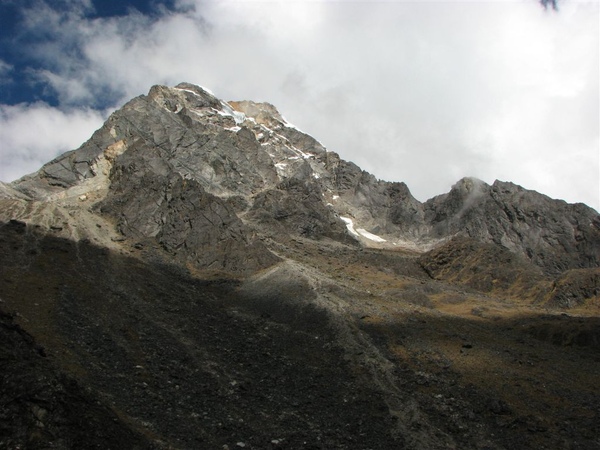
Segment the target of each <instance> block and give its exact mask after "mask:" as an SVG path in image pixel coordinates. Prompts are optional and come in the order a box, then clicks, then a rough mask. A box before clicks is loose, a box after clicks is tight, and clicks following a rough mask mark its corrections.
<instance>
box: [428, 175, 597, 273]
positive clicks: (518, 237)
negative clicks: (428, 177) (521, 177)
mask: <svg viewBox="0 0 600 450" xmlns="http://www.w3.org/2000/svg"><path fill="white" fill-rule="evenodd" d="M424 207H425V217H426V220H427V221H428V222H429V223H430V224H431V226H432V228H433V234H434V235H436V236H440V237H443V236H452V235H454V234H463V235H466V236H469V237H472V238H475V239H477V240H479V241H482V242H493V243H495V244H497V245H500V246H502V247H504V248H506V249H508V250H510V251H512V252H514V253H516V254H519V255H522V256H524V257H526V258H527V259H529V260H530V261H531V262H533V263H534V264H536V265H538V266H540V267H542V268H543V269H544V270H545V271H547V272H548V273H550V274H558V273H560V272H562V271H564V270H567V269H570V268H583V267H597V266H598V265H599V264H600V216H598V213H597V212H596V211H594V210H593V209H592V208H589V207H587V206H585V205H583V204H574V205H571V204H567V203H566V202H564V201H562V200H553V199H550V198H549V197H546V196H545V195H542V194H539V193H537V192H535V191H528V190H526V189H523V188H522V187H520V186H517V185H515V184H513V183H506V182H501V181H496V182H494V184H493V185H491V186H489V185H487V184H486V183H484V182H482V181H480V180H477V179H473V178H465V179H462V180H461V181H459V182H458V183H457V184H456V185H454V186H453V187H452V190H451V191H450V192H449V193H448V194H444V195H441V196H438V197H434V198H433V199H431V200H429V201H427V202H426V203H425V205H424Z"/></svg>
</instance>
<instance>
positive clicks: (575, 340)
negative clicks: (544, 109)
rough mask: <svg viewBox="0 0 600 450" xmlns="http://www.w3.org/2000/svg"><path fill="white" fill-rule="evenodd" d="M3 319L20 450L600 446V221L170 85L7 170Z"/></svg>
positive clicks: (0, 349)
mask: <svg viewBox="0 0 600 450" xmlns="http://www.w3.org/2000/svg"><path fill="white" fill-rule="evenodd" d="M0 333H1V335H2V336H1V339H0V361H1V362H2V365H1V371H0V374H1V376H2V383H1V384H0V401H1V403H2V408H1V409H0V417H1V421H0V448H9V449H17V448H20V449H47V448H57V449H80V448H102V449H121V448H132V449H134V448H137V449H230V450H233V449H237V448H246V449H353V450H354V449H365V450H366V449H384V450H385V449H414V450H420V449H511V450H513V449H543V448H546V449H572V450H575V449H600V386H599V384H598V377H597V374H598V373H600V216H599V215H598V213H597V212H596V211H595V210H593V209H592V208H589V207H587V206H585V205H583V204H567V203H565V202H564V201H561V200H553V199H550V198H548V197H546V196H544V195H542V194H540V193H537V192H534V191H530V190H527V189H524V188H522V187H520V186H517V185H515V184H512V183H510V182H503V181H496V182H494V183H493V184H492V185H488V184H486V183H484V182H483V181H480V180H477V179H474V178H464V179H462V180H459V181H458V182H457V183H456V184H455V185H454V186H453V187H452V189H451V190H450V192H448V193H445V194H442V195H439V196H437V197H434V198H432V199H430V200H428V201H426V202H424V203H422V202H420V201H418V200H416V199H415V198H414V197H413V196H412V195H411V193H410V190H409V188H408V187H407V186H406V185H405V184H404V183H399V182H387V181H382V180H379V179H377V178H376V177H375V176H373V175H371V174H369V173H367V172H365V171H363V170H361V169H360V168H359V167H358V166H356V165H355V164H353V163H352V162H349V161H345V160H344V159H342V158H341V157H340V155H338V154H337V153H335V152H333V151H330V150H328V149H326V148H324V147H323V145H321V143H319V141H317V140H316V139H314V138H313V137H311V136H309V135H307V134H305V133H303V132H302V131H301V130H299V129H298V128H296V127H295V126H293V125H292V124H290V123H289V122H287V121H286V119H285V118H284V117H283V116H282V115H281V114H280V112H279V111H278V110H277V109H276V107H275V106H273V105H270V104H268V103H255V102H252V101H236V102H233V101H232V102H225V101H223V100H220V99H218V98H216V97H215V96H214V95H213V94H212V93H210V92H209V91H208V90H206V89H203V88H201V87H199V86H195V85H192V84H188V83H181V84H179V85H177V86H175V87H165V86H154V87H152V88H151V89H150V91H149V93H148V95H145V96H140V97H137V98H134V99H133V100H131V101H130V102H128V103H127V104H126V105H125V106H123V107H122V108H121V109H120V110H118V111H116V112H115V113H113V114H112V115H111V116H110V117H109V119H108V120H107V121H106V123H105V124H104V125H103V126H102V127H101V128H100V129H99V130H97V131H96V132H95V133H94V134H93V136H92V137H91V138H90V139H89V140H88V141H87V142H85V143H84V144H83V145H82V146H81V147H80V148H78V149H76V150H73V151H70V152H67V153H65V154H63V155H61V156H59V157H58V158H56V159H55V160H53V161H50V162H49V163H47V164H46V165H44V166H43V167H42V168H41V169H40V170H39V171H38V172H36V173H34V174H31V175H27V176H25V177H23V178H21V179H20V180H17V181H15V182H13V183H10V184H4V183H2V184H0Z"/></svg>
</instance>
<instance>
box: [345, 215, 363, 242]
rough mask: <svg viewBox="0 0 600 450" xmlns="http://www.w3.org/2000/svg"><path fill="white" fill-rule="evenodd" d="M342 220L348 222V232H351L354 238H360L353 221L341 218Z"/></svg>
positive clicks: (348, 218)
mask: <svg viewBox="0 0 600 450" xmlns="http://www.w3.org/2000/svg"><path fill="white" fill-rule="evenodd" d="M340 219H342V220H343V221H344V222H346V228H348V231H349V232H350V234H353V235H354V236H357V237H359V236H360V234H358V233H357V232H356V230H355V229H354V224H353V223H352V219H351V218H350V217H342V216H340Z"/></svg>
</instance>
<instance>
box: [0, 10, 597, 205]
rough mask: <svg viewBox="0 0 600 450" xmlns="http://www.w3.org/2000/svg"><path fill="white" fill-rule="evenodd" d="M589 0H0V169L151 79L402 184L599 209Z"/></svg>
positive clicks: (29, 164) (79, 134) (76, 136)
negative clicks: (487, 186) (270, 119)
mask: <svg viewBox="0 0 600 450" xmlns="http://www.w3.org/2000/svg"><path fill="white" fill-rule="evenodd" d="M599 14H600V13H599V5H598V2H597V1H573V0H562V1H559V11H558V12H556V11H553V10H552V9H548V10H544V8H542V7H541V6H540V4H539V3H538V2H537V1H535V0H495V1H489V0H481V1H477V0H475V1H454V0H445V1H444V0H440V1H436V2H434V1H427V0H422V1H418V2H417V1H407V0H391V1H380V2H360V1H345V2H343V1H324V0H323V1H294V2H277V1H269V0H266V1H260V2H254V1H243V0H239V1H199V0H169V1H158V0H153V1H141V0H137V1H116V0H115V1H99V0H0V180H2V181H5V182H7V181H12V180H14V179H16V178H18V177H20V176H22V175H24V174H26V173H29V172H32V171H35V170H37V169H38V168H39V167H40V166H41V165H42V164H43V163H44V162H47V161H49V160H51V159H53V158H54V157H56V156H57V155H58V154H60V153H62V152H64V151H67V150H71V149H73V148H77V147H78V146H79V145H81V143H83V142H84V141H85V140H86V139H87V138H89V137H90V136H91V134H92V133H93V131H94V130H95V129H97V128H99V127H100V126H101V124H102V122H103V121H104V120H105V119H106V118H107V117H108V115H109V114H110V113H111V112H112V111H114V110H115V109H116V108H118V107H120V106H122V105H123V104H124V103H125V102H126V101H127V100H128V99H130V98H132V97H134V96H137V95H141V94H145V93H147V92H148V90H149V89H150V87H151V86H152V85H153V84H167V85H173V84H176V83H179V82H181V81H188V82H192V83H196V84H200V85H203V86H205V87H207V88H209V89H211V90H212V91H213V92H215V94H216V95H217V96H219V97H221V98H223V99H225V100H242V99H249V100H255V101H268V102H270V103H272V104H274V105H276V106H277V108H278V109H279V110H280V112H281V113H282V114H283V115H284V116H285V117H286V118H287V119H288V120H289V121H290V122H292V123H294V124H295V125H296V126H298V127H299V128H301V129H303V130H304V131H306V132H308V133H310V134H311V135H313V136H314V137H316V138H317V139H319V140H320V141H321V142H322V143H323V144H324V145H325V146H326V147H327V148H328V149H330V150H333V151H336V152H337V153H339V154H340V155H341V156H342V157H343V158H344V159H347V160H351V161H354V162H355V163H357V164H358V165H359V166H361V167H362V168H364V169H365V170H367V171H369V172H371V173H373V174H374V175H376V176H377V177H378V178H381V179H385V180H390V181H404V182H406V183H407V184H408V186H409V188H410V189H411V191H412V192H413V194H414V195H415V196H416V197H417V198H418V199H419V200H422V201H424V200H426V199H427V198H430V197H432V196H434V195H436V194H440V193H443V192H447V191H448V190H449V189H450V186H451V185H452V184H453V183H454V182H456V181H457V180H458V179H460V178H462V177H464V176H475V177H478V178H480V179H482V180H484V181H486V182H488V183H492V182H493V181H494V180H495V179H500V180H504V181H513V182H515V183H517V184H520V185H522V186H524V187H526V188H528V189H534V190H537V191H539V192H542V193H544V194H547V195H549V196H551V197H554V198H561V199H565V200H567V201H569V202H584V203H587V204H588V205H590V206H592V207H594V208H596V209H600V161H599V158H600V156H599V154H600V149H599V146H600V144H599V142H600V138H599V135H600V133H599V128H600V113H599V103H600V100H599V98H600V95H599V81H598V80H599V79H600V74H599V66H600V61H599V53H600V50H599V40H600V38H599V36H600V30H599V23H600V17H599Z"/></svg>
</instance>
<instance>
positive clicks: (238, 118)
mask: <svg viewBox="0 0 600 450" xmlns="http://www.w3.org/2000/svg"><path fill="white" fill-rule="evenodd" d="M221 106H222V107H223V109H222V110H221V111H218V112H219V114H220V115H222V116H228V117H233V120H235V123H236V124H237V125H240V124H242V123H244V120H246V114H244V113H242V112H239V111H236V110H234V109H233V108H232V107H231V105H230V104H229V103H225V102H223V101H221Z"/></svg>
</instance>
